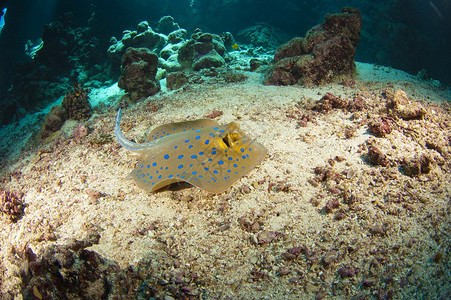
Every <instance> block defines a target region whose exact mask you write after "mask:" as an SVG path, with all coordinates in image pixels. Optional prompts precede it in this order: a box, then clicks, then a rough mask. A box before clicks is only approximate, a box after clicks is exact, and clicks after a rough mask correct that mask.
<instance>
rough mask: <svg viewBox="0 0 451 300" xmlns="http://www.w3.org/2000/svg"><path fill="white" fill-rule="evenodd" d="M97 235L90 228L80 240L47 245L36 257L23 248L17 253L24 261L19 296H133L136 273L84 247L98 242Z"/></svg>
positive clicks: (54, 297)
mask: <svg viewBox="0 0 451 300" xmlns="http://www.w3.org/2000/svg"><path fill="white" fill-rule="evenodd" d="M99 239H100V235H99V234H98V233H97V232H91V233H90V234H89V235H88V236H87V237H86V238H85V239H83V240H73V241H71V242H70V243H68V244H66V245H62V246H56V245H53V246H50V247H49V248H47V249H46V250H45V252H44V253H43V254H42V256H39V257H38V255H36V254H35V253H34V252H33V251H32V250H31V249H30V248H26V249H25V250H24V252H23V253H20V255H21V256H23V257H22V258H23V259H24V260H25V261H26V262H27V263H26V264H24V266H23V267H22V270H21V279H22V296H23V297H24V298H25V299H63V298H67V297H68V298H86V297H88V298H92V299H102V298H104V297H105V298H106V297H107V296H108V295H110V296H113V295H116V296H119V295H121V296H127V295H128V296H129V297H132V296H133V294H134V290H135V288H136V285H135V284H133V283H134V281H135V280H134V279H132V278H133V277H137V274H136V273H135V272H133V271H132V270H121V269H120V268H119V266H118V265H117V264H115V263H113V262H109V261H107V260H106V259H104V258H102V257H101V256H100V255H99V254H97V253H96V252H93V251H89V250H86V249H85V248H87V247H90V246H92V245H94V244H97V243H98V242H99ZM121 273H123V274H121ZM116 276H117V277H116Z"/></svg>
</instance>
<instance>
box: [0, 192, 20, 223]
mask: <svg viewBox="0 0 451 300" xmlns="http://www.w3.org/2000/svg"><path fill="white" fill-rule="evenodd" d="M22 197H23V194H22V193H20V192H11V191H0V212H2V213H3V214H5V215H7V216H8V218H9V220H10V221H11V222H14V223H15V222H17V221H18V220H19V219H20V218H21V217H22V215H23V214H24V208H25V205H24V203H23V201H22Z"/></svg>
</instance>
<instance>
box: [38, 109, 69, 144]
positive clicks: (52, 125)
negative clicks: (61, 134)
mask: <svg viewBox="0 0 451 300" xmlns="http://www.w3.org/2000/svg"><path fill="white" fill-rule="evenodd" d="M66 118H67V112H66V110H65V109H64V107H62V106H61V105H55V106H53V107H52V109H51V110H50V112H49V113H48V114H47V116H46V117H45V119H44V122H43V123H42V125H41V129H40V131H39V133H38V137H37V143H40V142H42V141H44V140H45V139H46V138H48V137H49V136H50V135H52V134H53V133H55V132H57V131H58V130H60V128H61V126H62V125H63V123H64V121H65V120H66Z"/></svg>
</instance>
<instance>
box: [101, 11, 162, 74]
mask: <svg viewBox="0 0 451 300" xmlns="http://www.w3.org/2000/svg"><path fill="white" fill-rule="evenodd" d="M160 21H161V20H160ZM166 40H167V37H166V36H165V35H164V34H160V33H157V32H155V31H153V30H152V28H151V27H150V26H149V23H148V22H147V21H142V22H140V23H139V24H138V26H137V28H136V30H125V31H124V35H123V36H122V38H121V39H120V40H118V39H116V38H115V37H112V38H111V40H110V44H111V45H110V47H109V48H108V50H107V52H108V56H109V57H110V59H111V65H112V68H113V70H112V71H113V73H118V72H119V70H118V69H117V68H118V67H119V66H120V64H121V59H122V57H123V56H124V55H125V53H126V50H127V49H128V48H129V47H132V48H147V49H150V50H155V49H156V48H158V49H162V48H163V46H164V45H165V44H166Z"/></svg>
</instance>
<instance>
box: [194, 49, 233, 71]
mask: <svg viewBox="0 0 451 300" xmlns="http://www.w3.org/2000/svg"><path fill="white" fill-rule="evenodd" d="M224 64H225V61H224V58H223V57H222V56H221V55H219V54H218V52H216V50H211V51H210V52H209V53H208V54H206V55H204V56H201V57H199V58H198V59H196V60H195V62H194V63H193V70H194V71H199V70H201V69H209V68H211V67H215V68H217V67H221V66H223V65H224Z"/></svg>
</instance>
